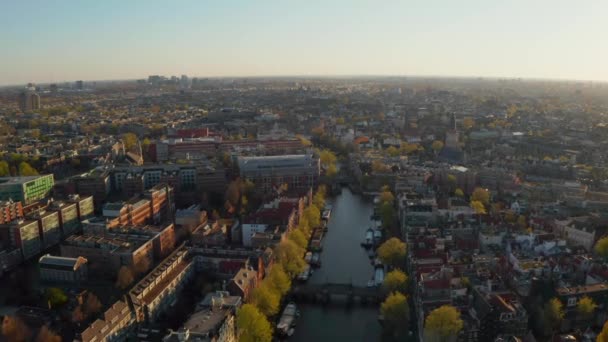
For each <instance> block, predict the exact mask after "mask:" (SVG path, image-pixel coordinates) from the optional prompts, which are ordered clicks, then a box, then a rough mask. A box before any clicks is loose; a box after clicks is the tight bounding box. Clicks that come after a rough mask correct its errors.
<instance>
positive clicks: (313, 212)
mask: <svg viewBox="0 0 608 342" xmlns="http://www.w3.org/2000/svg"><path fill="white" fill-rule="evenodd" d="M304 216H305V217H306V219H307V220H308V224H309V225H310V227H313V228H314V227H318V226H319V225H320V224H321V211H320V210H319V209H318V208H317V207H316V206H314V205H309V206H308V207H307V208H306V209H304Z"/></svg>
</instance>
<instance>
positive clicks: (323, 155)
mask: <svg viewBox="0 0 608 342" xmlns="http://www.w3.org/2000/svg"><path fill="white" fill-rule="evenodd" d="M319 159H320V160H321V165H323V167H325V168H327V167H328V166H329V165H332V164H335V163H336V161H337V160H338V158H337V157H336V155H335V154H334V153H333V152H332V151H330V150H328V149H324V150H322V151H321V152H320V153H319Z"/></svg>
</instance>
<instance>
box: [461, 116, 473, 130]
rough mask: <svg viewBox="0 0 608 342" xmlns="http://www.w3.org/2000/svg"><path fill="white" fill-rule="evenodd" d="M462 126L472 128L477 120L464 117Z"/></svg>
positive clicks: (466, 128)
mask: <svg viewBox="0 0 608 342" xmlns="http://www.w3.org/2000/svg"><path fill="white" fill-rule="evenodd" d="M462 126H463V127H464V129H465V130H468V129H471V128H473V126H475V120H474V119H473V118H470V117H466V118H464V119H462Z"/></svg>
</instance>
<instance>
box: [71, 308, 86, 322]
mask: <svg viewBox="0 0 608 342" xmlns="http://www.w3.org/2000/svg"><path fill="white" fill-rule="evenodd" d="M84 319H85V315H84V311H82V307H81V306H80V305H79V306H77V307H76V308H74V311H72V322H74V323H79V322H82V321H84Z"/></svg>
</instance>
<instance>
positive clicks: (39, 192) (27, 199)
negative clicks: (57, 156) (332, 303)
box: [0, 174, 55, 205]
mask: <svg viewBox="0 0 608 342" xmlns="http://www.w3.org/2000/svg"><path fill="white" fill-rule="evenodd" d="M54 184H55V180H54V178H53V175H52V174H51V175H40V176H28V177H0V200H8V199H12V200H13V201H21V203H23V204H24V205H27V204H31V203H34V202H36V201H38V200H41V199H43V198H45V197H47V196H48V195H49V194H50V193H51V189H53V185H54Z"/></svg>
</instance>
